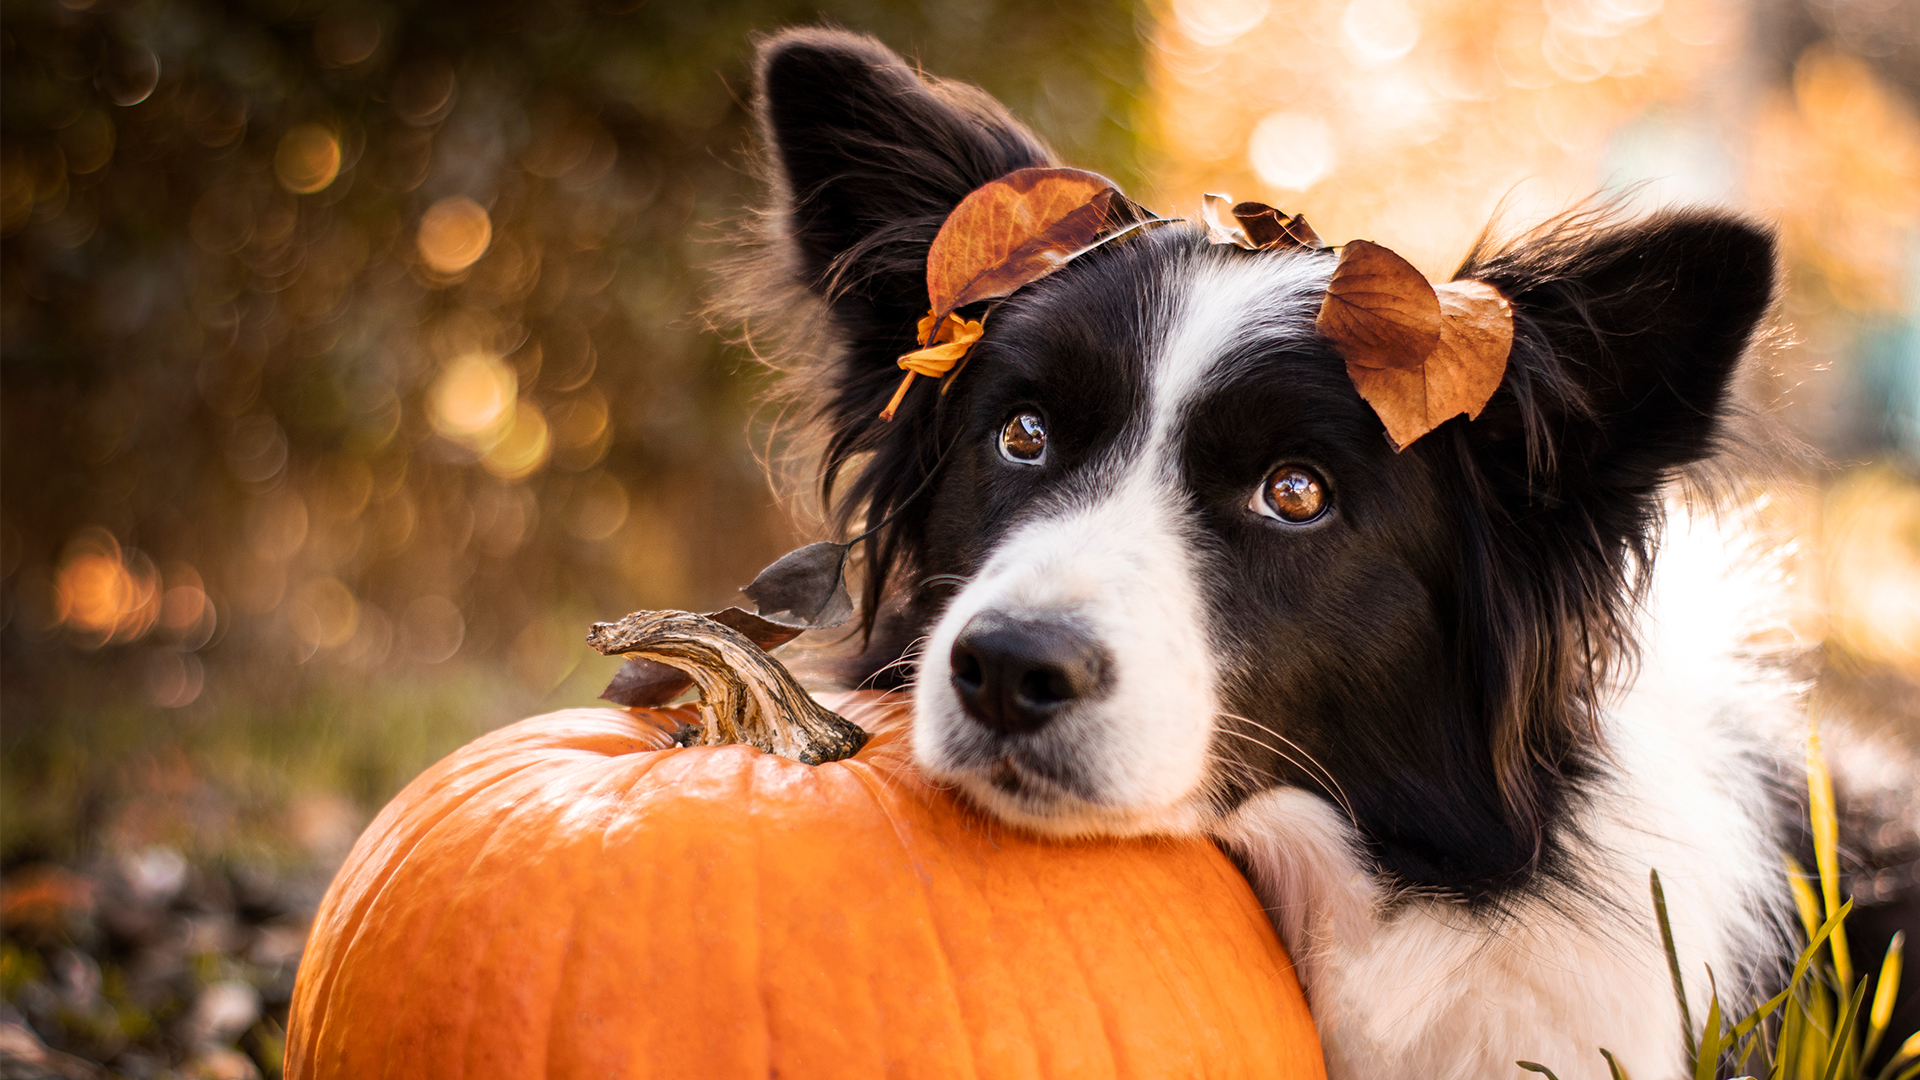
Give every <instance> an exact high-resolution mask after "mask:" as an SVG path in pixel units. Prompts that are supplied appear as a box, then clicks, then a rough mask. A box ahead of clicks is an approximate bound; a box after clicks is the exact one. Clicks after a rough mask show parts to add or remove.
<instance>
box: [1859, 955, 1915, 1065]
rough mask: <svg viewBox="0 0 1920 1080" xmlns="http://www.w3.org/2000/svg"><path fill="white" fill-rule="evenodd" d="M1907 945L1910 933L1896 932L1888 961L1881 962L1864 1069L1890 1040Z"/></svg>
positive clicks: (1862, 1054)
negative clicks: (1902, 963) (1888, 1037)
mask: <svg viewBox="0 0 1920 1080" xmlns="http://www.w3.org/2000/svg"><path fill="white" fill-rule="evenodd" d="M1906 945H1907V932H1906V931H1905V930H1897V931H1895V932H1894V935H1893V940H1892V941H1889V942H1887V955H1886V958H1885V959H1884V960H1882V961H1880V985H1879V986H1877V987H1875V988H1874V991H1873V1008H1872V1009H1870V1010H1868V1012H1867V1045H1866V1047H1865V1048H1863V1049H1862V1050H1861V1051H1860V1063H1861V1064H1862V1065H1864V1064H1866V1063H1867V1062H1869V1061H1872V1060H1873V1055H1874V1052H1875V1051H1877V1050H1879V1049H1880V1040H1881V1039H1883V1038H1885V1037H1886V1034H1887V1025H1888V1024H1890V1023H1892V1022H1893V999H1894V995H1896V994H1898V993H1899V992H1900V964H1901V954H1902V953H1904V952H1905V951H1906Z"/></svg>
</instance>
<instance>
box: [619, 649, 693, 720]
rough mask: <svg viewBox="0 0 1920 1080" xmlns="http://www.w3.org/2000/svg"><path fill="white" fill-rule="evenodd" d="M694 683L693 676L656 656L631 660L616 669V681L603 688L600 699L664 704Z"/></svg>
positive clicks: (633, 705) (642, 704)
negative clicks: (670, 665) (658, 659)
mask: <svg viewBox="0 0 1920 1080" xmlns="http://www.w3.org/2000/svg"><path fill="white" fill-rule="evenodd" d="M692 686H693V676H691V675H688V674H687V673H686V672H684V671H681V670H680V669H679V668H676V667H668V666H667V665H665V664H662V663H660V662H658V661H655V660H629V661H627V662H626V663H624V664H621V665H620V670H619V671H616V672H614V674H613V681H612V682H610V683H608V684H607V688H606V689H605V690H602V691H600V700H602V701H611V702H613V703H614V704H615V705H625V706H627V707H628V708H635V709H646V708H652V707H654V706H656V705H665V704H666V703H667V702H669V701H672V700H673V699H674V698H677V697H679V696H680V695H681V694H684V693H686V692H687V691H688V690H689V689H690V688H691V687H692Z"/></svg>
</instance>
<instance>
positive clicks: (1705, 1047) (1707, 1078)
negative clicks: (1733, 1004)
mask: <svg viewBox="0 0 1920 1080" xmlns="http://www.w3.org/2000/svg"><path fill="white" fill-rule="evenodd" d="M1707 978H1708V980H1709V981H1711V980H1712V978H1713V969H1711V968H1709V969H1707ZM1720 1037H1721V1031H1720V995H1719V994H1717V993H1716V994H1714V995H1713V996H1712V997H1711V998H1709V999H1708V1004H1707V1026H1706V1027H1705V1028H1703V1029H1702V1030H1701V1032H1700V1054H1699V1056H1698V1057H1695V1058H1694V1059H1693V1080H1713V1077H1714V1074H1715V1073H1717V1072H1719V1066H1720Z"/></svg>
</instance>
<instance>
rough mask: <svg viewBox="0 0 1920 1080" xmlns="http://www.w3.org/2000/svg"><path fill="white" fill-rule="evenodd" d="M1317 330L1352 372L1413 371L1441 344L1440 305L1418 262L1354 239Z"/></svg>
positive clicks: (1345, 249)
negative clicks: (1366, 370) (1353, 369)
mask: <svg viewBox="0 0 1920 1080" xmlns="http://www.w3.org/2000/svg"><path fill="white" fill-rule="evenodd" d="M1317 325H1318V326H1319V329H1320V332H1321V333H1322V334H1325V335H1326V336H1327V337H1328V338H1329V339H1331V340H1332V341H1333V344H1334V346H1335V347H1336V348H1338V349H1339V350H1340V356H1341V357H1342V358H1343V359H1345V360H1346V362H1347V367H1348V368H1354V367H1363V368H1388V369H1400V370H1407V369H1411V368H1417V367H1419V366H1420V365H1421V364H1423V363H1425V362H1426V359H1427V354H1428V353H1431V352H1433V350H1434V347H1435V346H1437V345H1439V344H1440V301H1439V299H1438V298H1437V297H1436V296H1435V295H1434V292H1433V286H1432V285H1429V284H1427V279H1426V276H1425V275H1424V274H1422V273H1420V271H1418V270H1416V269H1414V267H1413V264H1412V263H1410V262H1408V261H1407V260H1405V259H1403V258H1401V257H1400V256H1398V255H1396V254H1394V253H1393V252H1392V251H1389V250H1388V249H1386V248H1383V247H1381V246H1380V245H1379V244H1371V243H1368V242H1367V241H1365V240H1354V241H1350V242H1349V243H1348V244H1347V245H1346V246H1345V247H1343V248H1341V249H1340V265H1338V266H1336V267H1335V268H1334V270H1333V280H1332V281H1329V282H1328V283H1327V295H1326V299H1324V300H1322V301H1321V302H1320V317H1319V319H1318V321H1317Z"/></svg>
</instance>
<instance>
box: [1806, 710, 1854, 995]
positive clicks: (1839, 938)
mask: <svg viewBox="0 0 1920 1080" xmlns="http://www.w3.org/2000/svg"><path fill="white" fill-rule="evenodd" d="M1807 794H1808V800H1807V812H1808V815H1809V816H1810V817H1811V818H1812V819H1813V857H1814V863H1815V865H1816V866H1817V867H1818V869H1819V871H1820V896H1821V899H1822V900H1823V901H1824V902H1825V905H1826V907H1825V910H1826V912H1827V913H1828V914H1829V915H1831V914H1833V912H1835V911H1837V910H1839V907H1840V854H1839V841H1840V819H1839V816H1838V815H1837V814H1835V813H1834V807H1833V778H1832V777H1831V776H1829V775H1828V773H1827V758H1826V754H1824V753H1823V752H1822V751H1821V749H1820V728H1819V726H1818V725H1817V724H1816V725H1815V726H1814V727H1813V729H1812V730H1811V731H1809V732H1808V733H1807ZM1827 947H1828V948H1829V949H1830V950H1832V952H1833V970H1834V972H1835V974H1837V975H1839V976H1840V993H1842V994H1846V993H1848V992H1850V991H1851V989H1852V987H1853V957H1852V955H1851V954H1850V953H1849V952H1848V950H1847V930H1846V927H1844V926H1836V927H1834V930H1833V940H1832V941H1831V942H1829V943H1828V946H1827Z"/></svg>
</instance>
